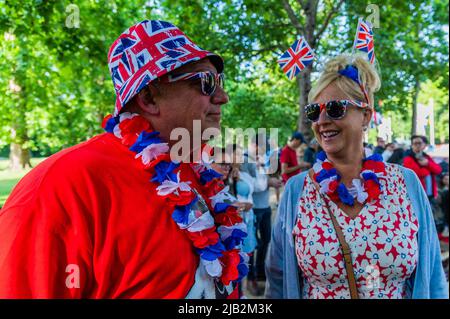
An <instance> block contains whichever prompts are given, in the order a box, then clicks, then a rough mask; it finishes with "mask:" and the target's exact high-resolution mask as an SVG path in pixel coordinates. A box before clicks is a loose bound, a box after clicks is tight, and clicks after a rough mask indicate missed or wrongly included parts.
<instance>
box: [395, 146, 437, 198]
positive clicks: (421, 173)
mask: <svg viewBox="0 0 450 319" xmlns="http://www.w3.org/2000/svg"><path fill="white" fill-rule="evenodd" d="M424 155H425V157H426V158H427V159H428V166H420V165H419V163H418V162H417V160H416V158H415V157H414V155H408V156H406V157H405V158H404V160H403V166H405V167H407V168H410V169H412V170H413V171H414V172H415V173H416V175H417V176H418V177H419V179H420V182H421V183H422V186H423V188H424V189H425V187H426V186H425V177H426V176H428V175H431V181H432V184H433V197H434V198H436V197H437V194H438V187H437V182H436V175H439V174H440V173H441V172H442V168H441V166H439V164H437V163H436V162H435V161H433V159H432V158H431V157H430V156H429V155H427V154H424Z"/></svg>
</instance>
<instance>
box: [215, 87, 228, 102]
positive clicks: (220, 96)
mask: <svg viewBox="0 0 450 319" xmlns="http://www.w3.org/2000/svg"><path fill="white" fill-rule="evenodd" d="M229 100H230V99H229V97H228V94H227V92H225V90H224V89H223V88H221V87H217V88H216V91H215V92H214V94H213V95H212V96H211V101H212V103H213V104H220V105H222V104H227V103H228V101H229Z"/></svg>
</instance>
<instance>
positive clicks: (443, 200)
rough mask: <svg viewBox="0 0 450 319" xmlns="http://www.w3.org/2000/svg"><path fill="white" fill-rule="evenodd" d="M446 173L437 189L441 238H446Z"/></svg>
mask: <svg viewBox="0 0 450 319" xmlns="http://www.w3.org/2000/svg"><path fill="white" fill-rule="evenodd" d="M448 183H449V179H448V172H446V173H443V174H442V178H441V181H440V185H439V186H440V187H439V196H438V200H439V204H440V206H441V211H442V213H443V215H444V216H443V217H444V225H445V226H444V230H443V231H442V234H441V235H442V236H443V237H448V209H449V208H448Z"/></svg>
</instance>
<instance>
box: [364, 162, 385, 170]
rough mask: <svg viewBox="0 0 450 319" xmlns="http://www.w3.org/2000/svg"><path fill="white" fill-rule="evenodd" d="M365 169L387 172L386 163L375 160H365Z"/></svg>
mask: <svg viewBox="0 0 450 319" xmlns="http://www.w3.org/2000/svg"><path fill="white" fill-rule="evenodd" d="M363 170H369V171H373V172H375V173H385V167H384V163H383V162H378V161H373V160H368V161H365V162H364V164H363Z"/></svg>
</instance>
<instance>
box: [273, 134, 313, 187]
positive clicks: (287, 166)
mask: <svg viewBox="0 0 450 319" xmlns="http://www.w3.org/2000/svg"><path fill="white" fill-rule="evenodd" d="M303 143H305V139H304V137H303V134H302V133H300V132H294V133H293V134H292V136H291V138H290V140H289V141H288V143H287V144H286V146H284V147H283V149H282V150H281V155H280V162H281V176H282V178H283V183H284V184H286V182H287V181H288V179H289V178H291V177H292V176H294V175H297V174H298V173H300V171H301V169H308V168H310V167H311V166H312V165H311V164H310V163H305V162H302V163H300V164H299V163H298V159H297V152H296V150H297V149H298V148H299V147H300V146H301V145H302V144H303Z"/></svg>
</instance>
